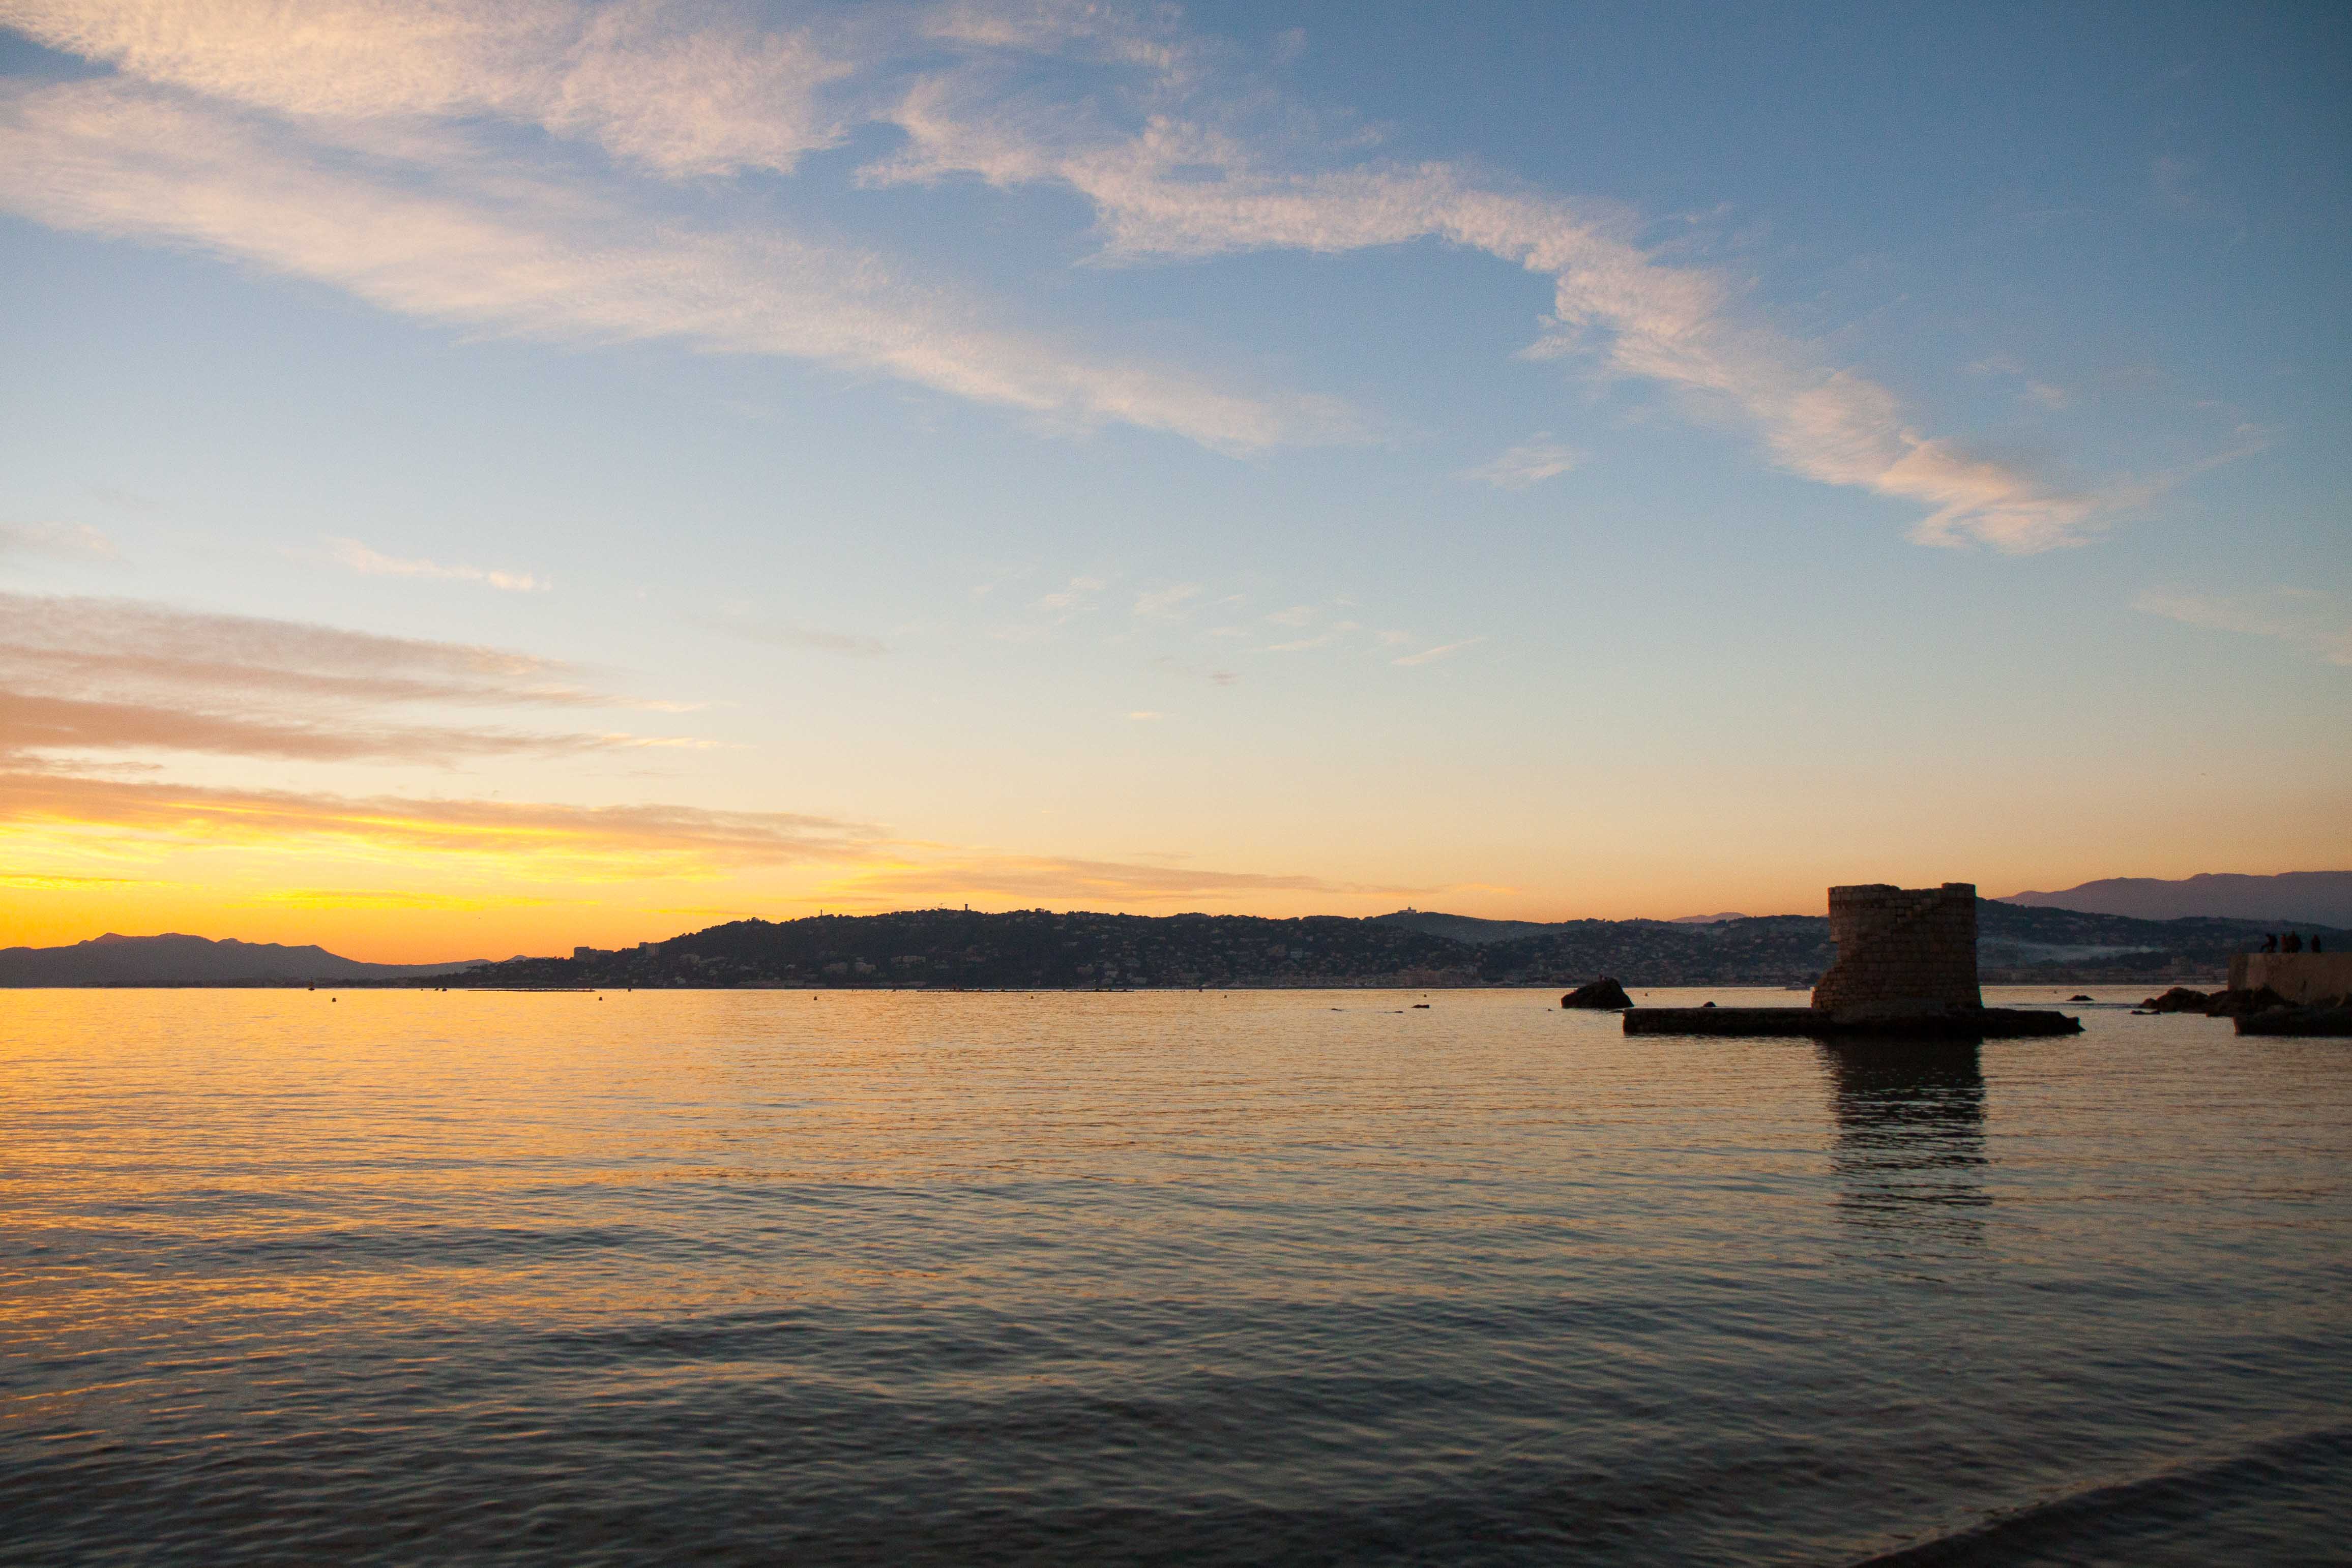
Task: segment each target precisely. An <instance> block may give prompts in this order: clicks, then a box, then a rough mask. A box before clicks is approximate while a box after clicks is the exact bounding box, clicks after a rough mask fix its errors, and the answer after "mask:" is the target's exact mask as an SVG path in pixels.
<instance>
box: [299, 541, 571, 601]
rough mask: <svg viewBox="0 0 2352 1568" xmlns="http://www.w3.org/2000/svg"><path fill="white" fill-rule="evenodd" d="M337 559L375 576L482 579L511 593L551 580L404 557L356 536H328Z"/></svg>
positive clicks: (540, 587)
mask: <svg viewBox="0 0 2352 1568" xmlns="http://www.w3.org/2000/svg"><path fill="white" fill-rule="evenodd" d="M327 542H328V543H329V544H331V545H332V546H333V547H334V556H335V559H336V560H338V561H340V562H341V564H343V565H344V566H347V567H349V568H351V569H352V570H353V571H357V572H364V573H367V574H369V575H370V576H375V577H439V578H449V579H453V580H457V581H460V582H479V583H483V584H486V585H488V587H491V588H496V589H502V590H504V591H507V592H509V593H544V592H546V591H547V590H548V588H549V586H550V584H549V583H548V582H547V580H545V579H544V578H540V577H534V576H532V575H531V574H530V572H527V571H491V570H485V569H484V568H481V567H478V566H465V565H457V566H444V565H442V564H441V563H440V562H439V561H434V560H403V559H398V558H396V557H394V556H388V555H384V554H382V553H381V552H379V551H376V550H373V549H369V548H368V547H367V546H365V545H363V544H362V543H360V541H359V540H357V539H329V540H328V541H327Z"/></svg>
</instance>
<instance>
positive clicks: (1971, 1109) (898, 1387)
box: [0, 991, 2352, 1563]
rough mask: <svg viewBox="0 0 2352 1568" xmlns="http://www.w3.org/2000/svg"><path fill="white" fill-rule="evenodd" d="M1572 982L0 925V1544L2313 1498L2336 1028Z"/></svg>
mask: <svg viewBox="0 0 2352 1568" xmlns="http://www.w3.org/2000/svg"><path fill="white" fill-rule="evenodd" d="M2100 994H2101V995H2102V997H2103V998H2105V999H2106V1000H2108V1001H2119V1000H2123V999H2126V998H2125V997H2124V994H2123V993H2120V992H2112V993H2110V992H2102V993H2100ZM1708 996H1720V997H1721V998H1723V999H1724V1000H1726V1001H1727V1002H1728V1001H1731V1000H1734V999H1740V1000H1746V1001H1749V1002H1751V1003H1752V1002H1755V1001H1758V1000H1777V999H1787V1000H1791V1001H1801V1000H1802V999H1803V998H1802V997H1801V996H1794V995H1790V996H1786V997H1783V996H1781V995H1780V994H1777V993H1776V994H1773V995H1770V996H1765V997H1759V996H1757V995H1755V994H1753V993H1750V994H1745V995H1743V994H1741V993H1733V992H1717V993H1692V992H1680V993H1666V992H1658V993H1653V994H1652V995H1651V997H1650V998H1648V999H1652V1000H1656V1001H1662V1002H1663V1001H1670V1000H1682V1001H1692V1002H1695V1001H1697V1000H1702V999H1705V998H1706V997H1708ZM2052 996H2053V994H2052V993H2031V994H2028V993H2022V992H2011V993H2002V994H1994V995H1991V996H1989V998H1988V999H1989V1000H1993V1001H2009V1002H2028V1003H2031V1002H2042V1001H2046V1000H2049V999H2051V998H2052ZM1423 999H1426V1000H1427V1001H1428V1002H1429V1003H1430V1004H1431V1005H1430V1006H1429V1008H1428V1009H1426V1010H1416V1009H1412V1003H1414V1002H1417V1001H1421V1000H1423ZM1555 1002H1556V997H1555V996H1554V995H1553V994H1550V993H1538V992H1511V991H1506V992H1449V991H1440V992H1435V993H1429V994H1423V993H1417V992H1416V993H1402V992H1395V993H1390V992H1375V993H1366V992H1351V993H1329V992H1278V993H1251V994H1235V995H1233V996H1230V997H1227V996H1220V995H1218V994H1216V993H1214V992H1210V993H1172V994H1171V993H1159V994H1155V993H1141V994H1135V995H1107V996H1093V995H1003V996H995V995H991V996H973V995H948V994H936V993H934V994H926V993H896V994H893V993H867V994H829V995H826V996H824V998H821V999H816V998H811V997H810V996H809V995H808V994H807V993H806V992H771V991H759V992H751V991H746V992H719V993H680V992H664V993H639V994H635V995H627V994H616V993H608V994H606V995H604V996H603V997H602V998H598V997H596V996H594V995H593V994H569V995H541V996H517V995H478V994H467V993H457V992H451V993H439V992H365V991H362V992H342V993H331V992H327V991H318V992H305V991H146V992H58V991H50V992H39V991H16V992H0V1075H5V1076H0V1309H5V1310H4V1311H0V1400H4V1401H5V1403H0V1416H4V1417H5V1425H0V1521H5V1524H0V1555H5V1557H6V1558H7V1559H8V1560H10V1561H107V1562H129V1563H139V1562H222V1561H232V1560H233V1561H242V1562H266V1561H287V1562H291V1561H303V1562H320V1561H347V1562H349V1561H357V1562H369V1561H374V1562H402V1563H408V1562H417V1561H506V1560H512V1561H561V1562H565V1563H573V1562H598V1561H611V1562H645V1561H649V1560H653V1559H656V1558H672V1557H675V1558H690V1559H694V1560H698V1561H704V1562H717V1563H727V1562H752V1561H761V1562H764V1561H775V1560H784V1559H791V1560H796V1561H802V1562H809V1563H819V1562H822V1563H836V1562H838V1563H860V1562H871V1563H919V1562H955V1563H992V1562H1039V1561H1052V1562H1109V1561H1139V1562H1166V1563H1202V1562H1221V1561H1222V1562H1340V1561H1346V1562H1380V1561H1388V1562H1463V1563H1486V1562H1538V1561H1539V1562H1561V1561H1595V1562H1685V1561H1757V1562H1790V1563H1835V1562H1850V1561H1853V1560H1856V1559H1862V1558H1866V1557H1869V1556H1872V1555H1873V1554H1876V1553H1885V1552H1905V1551H1911V1552H1916V1553H1917V1554H1918V1557H1919V1560H1923V1561H1934V1562H1948V1561H1949V1562H1966V1561H1985V1562H2003V1563H2011V1562H2047V1563H2073V1562H2095V1561H2106V1562H2116V1563H2210V1562H2217V1561H2236V1562H2246V1561H2305V1562H2319V1561H2344V1560H2346V1559H2345V1551H2346V1549H2345V1547H2344V1546H2343V1544H2342V1543H2341V1540H2340V1531H2341V1529H2342V1523H2341V1516H2342V1513H2343V1511H2344V1505H2345V1503H2346V1500H2347V1492H2352V1414H2347V1411H2352V1343H2347V1332H2346V1331H2347V1327H2352V1295H2347V1285H2352V1197H2348V1196H2347V1171H2348V1170H2352V1161H2347V1155H2352V1043H2347V1042H2346V1041H2341V1040H2238V1039H2237V1038H2235V1037H2234V1036H2233V1035H2231V1033H2230V1031H2229V1028H2228V1026H2227V1025H2226V1024H2223V1023H2219V1022H2214V1021H2210V1020H2207V1019H2197V1018H2180V1017H2168V1018H2135V1017H2132V1016H2129V1015H2128V1014H2127V1013H2126V1012H2124V1011H2122V1010H2121V1009H2112V1008H2109V1009H2100V1008H2093V1009H2074V1010H2078V1011H2081V1012H2083V1014H2084V1023H2085V1027H2086V1029H2087V1030H2088V1031H2089V1032H2088V1033H2087V1034H2085V1035H2084V1036H2083V1037H2082V1038H2080V1039H2074V1040H2036V1041H2023V1042H2017V1043H1994V1044H1988V1045H1985V1046H1983V1047H1981V1048H1974V1047H1969V1048H1920V1047H1916V1046H1915V1047H1901V1046H1892V1045H1886V1046H1878V1047H1869V1046H1860V1045H1857V1046H1850V1047H1843V1048H1838V1049H1829V1048H1825V1047H1820V1046H1814V1045H1809V1044H1805V1043H1803V1042H1799V1041H1789V1040H1759V1041H1753V1042H1739V1041H1728V1040H1704V1041H1702V1040H1652V1039H1643V1040H1626V1039H1624V1038H1623V1037H1622V1035H1621V1034H1620V1033H1619V1032H1618V1027H1617V1022H1616V1020H1615V1019H1613V1018H1612V1017H1608V1016H1605V1015H1602V1016H1594V1015H1587V1014H1570V1013H1563V1012H1561V1011H1560V1010H1559V1009H1558V1008H1557V1007H1556V1006H1555V1005H1554V1004H1555ZM1400 1009H1401V1010H1400Z"/></svg>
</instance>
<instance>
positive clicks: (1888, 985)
mask: <svg viewBox="0 0 2352 1568" xmlns="http://www.w3.org/2000/svg"><path fill="white" fill-rule="evenodd" d="M1830 940H1831V941H1832V942H1834V943H1836V944H1837V962H1836V963H1834V964H1832V965H1831V966H1830V972H1829V973H1828V974H1826V975H1823V976H1822V980H1821V984H1819V985H1817V986H1815V987H1814V988H1813V1006H1815V1007H1817V1008H1822V1009H1829V1010H1832V1011H1834V1012H1840V1013H1857V1012H1859V1013H1868V1012H1877V1011H1884V1012H1886V1013H1889V1014H1899V1013H1910V1012H1927V1011H1934V1010H1938V1009H1947V1008H1981V1007H1982V1006H1984V993H1983V992H1981V991H1979V989H1978V988H1977V889H1976V884H1975V883H1969V882H1948V883H1945V884H1944V885H1943V886H1941V887H1921V888H1903V887H1892V886H1889V885H1888V884H1887V883H1883V882H1882V883H1865V884H1864V885H1863V886H1860V887H1833V888H1832V889H1830Z"/></svg>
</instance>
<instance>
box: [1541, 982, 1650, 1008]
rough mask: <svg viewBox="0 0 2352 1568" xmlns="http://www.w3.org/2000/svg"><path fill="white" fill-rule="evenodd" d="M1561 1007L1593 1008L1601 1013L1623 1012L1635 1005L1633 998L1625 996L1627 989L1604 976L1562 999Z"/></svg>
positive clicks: (1560, 1001)
mask: <svg viewBox="0 0 2352 1568" xmlns="http://www.w3.org/2000/svg"><path fill="white" fill-rule="evenodd" d="M1559 1005H1560V1006H1561V1007H1564V1008H1591V1009H1594V1010H1596V1011H1599V1012H1622V1011H1623V1010H1624V1009H1627V1008H1630V1007H1632V1006H1633V998H1631V997H1629V996H1627V995H1626V994H1625V988H1624V987H1622V986H1621V985H1619V984H1618V983H1617V982H1616V980H1615V979H1613V978H1612V977H1609V976H1607V975H1603V976H1601V978H1599V979H1597V980H1595V981H1593V982H1592V983H1591V984H1590V985H1585V986H1579V987H1577V988H1576V989H1574V990H1572V991H1570V992H1569V993H1568V995H1566V996H1564V997H1562V998H1559Z"/></svg>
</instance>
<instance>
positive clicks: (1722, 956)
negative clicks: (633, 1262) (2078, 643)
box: [412, 900, 2352, 989]
mask: <svg viewBox="0 0 2352 1568" xmlns="http://www.w3.org/2000/svg"><path fill="white" fill-rule="evenodd" d="M1448 918H1451V919H1454V920H1457V921H1458V920H1461V919H1462V918H1463V917H1459V916H1455V917H1448ZM1977 919H1978V956H1979V968H1980V972H1981V974H1982V977H1983V978H1984V980H1985V981H1986V982H1987V983H1988V984H1994V985H1999V984H2004V983H2017V984H2031V983H2037V982H2047V983H2066V984H2074V983H2082V984H2089V983H2094V982H2096V981H2099V980H2109V981H2115V982H2133V983H2137V982H2140V981H2155V980H2166V981H2170V980H2176V979H2181V980H2185V979H2200V978H2201V979H2209V980H2210V979H2214V978H2217V977H2221V975H2222V974H2224V973H2225V971H2226V970H2227V968H2228V966H2229V961H2230V957H2231V955H2233V954H2236V953H2242V952H2246V951H2249V950H2251V949H2252V948H2254V947H2257V946H2259V945H2260V944H2261V941H2262V939H2263V936H2264V935H2265V932H2264V930H2263V927H2262V926H2261V925H2259V924H2258V923H2255V922H2250V921H2237V920H2214V919H2189V920H2168V921H2147V920H2134V919H2130V918H2127V917H2124V916H2118V915H2088V914H2084V913H2081V912H2078V911H2074V910H2063V909H2035V908H2027V907H2023V906H2020V905H2014V904H2000V903H1997V902H1991V901H1984V900H1979V904H1978V908H1977ZM1429 923H1430V922H1429V921H1428V918H1427V917H1426V916H1423V915H1421V914H1420V913H1419V912H1400V914H1399V915H1393V916H1391V915H1381V916H1375V917H1373V918H1370V919H1367V920H1356V919H1348V918H1343V917H1340V916H1336V915H1322V916H1315V915H1310V916H1305V917H1301V918H1297V919H1291V920H1270V919H1261V918H1257V917H1254V916H1245V915H1097V914H1087V913H1084V912H1080V911H1053V910H1043V909H1036V910H1014V911H1012V912H1009V913H1003V914H979V913H974V912H971V911H968V910H950V909H939V910H916V911H908V912H904V913H899V914H892V915H816V916H812V917H810V918H807V919H803V920H791V921H782V922H770V921H764V920H740V921H734V922H730V923H729V924H727V925H714V926H712V927H710V928H709V929H708V930H704V931H698V932H694V933H691V934H689V935H687V936H677V937H675V938H672V939H670V940H668V941H665V942H649V943H646V944H643V945H641V946H635V947H626V948H620V949H616V950H604V949H597V948H593V947H581V948H578V949H576V950H574V952H573V953H572V956H570V957H568V958H519V959H515V960H512V961H510V962H508V963H504V964H492V965H487V966H484V967H479V968H476V969H471V970H467V971H466V972H465V973H464V974H462V975H457V976H446V977H440V978H438V979H436V980H431V981H427V982H422V983H429V984H438V985H448V986H519V987H541V986H593V987H605V988H622V987H646V988H653V987H725V986H783V987H804V988H813V989H824V988H926V989H994V988H1055V989H1121V988H1160V987H1206V988H1243V987H1283V986H1299V987H1314V986H1329V987H1360V986H1406V987H1440V986H1552V985H1563V984H1566V985H1574V984H1579V983H1581V982H1582V981H1584V980H1588V979H1591V977H1593V976H1595V975H1601V974H1606V975H1613V976H1616V977H1619V978H1621V979H1622V980H1623V981H1624V983H1625V984H1627V985H1633V986H1772V985H1779V986H1810V985H1811V984H1812V982H1813V981H1814V980H1815V979H1817V978H1818V977H1820V976H1821V975H1822V972H1823V971H1824V970H1826V969H1827V968H1828V967H1829V966H1830V964H1831V962H1832V959H1833V958H1834V956H1835V949H1834V947H1833V946H1832V943H1831V941H1830V933H1829V922H1828V921H1827V920H1826V919H1825V918H1822V917H1821V916H1818V915H1767V916H1761V917H1756V918H1744V917H1743V918H1736V919H1728V920H1723V921H1718V922H1714V923H1707V924H1692V923H1689V922H1682V921H1661V920H1573V921H1564V922H1560V923H1559V924H1556V925H1542V926H1538V927H1535V928H1534V930H1533V934H1532V935H1524V936H1511V937H1509V938H1508V939H1507V940H1502V941H1491V940H1486V941H1469V940H1463V939H1460V938H1458V937H1456V936H1440V935H1436V934H1435V933H1433V932H1432V931H1429V930H1425V929H1423V928H1422V927H1423V925H1427V924H1429ZM2313 934H2314V935H2317V936H2320V937H2321V938H2322V939H2323V940H2325V941H2326V942H2327V943H2328V944H2329V945H2330V946H2338V945H2340V946H2342V947H2343V948H2344V949H2346V950H2352V933H2345V932H2332V931H2317V930H2315V932H2314V933H2313ZM412 983H415V982H412Z"/></svg>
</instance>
